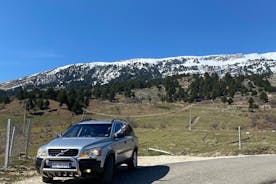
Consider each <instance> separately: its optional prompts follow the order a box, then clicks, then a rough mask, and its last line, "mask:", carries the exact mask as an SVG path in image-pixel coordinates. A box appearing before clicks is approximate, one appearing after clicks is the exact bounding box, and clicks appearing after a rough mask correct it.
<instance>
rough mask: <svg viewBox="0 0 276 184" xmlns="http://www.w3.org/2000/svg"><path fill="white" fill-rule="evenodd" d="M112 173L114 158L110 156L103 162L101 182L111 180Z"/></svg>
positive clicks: (104, 183)
mask: <svg viewBox="0 0 276 184" xmlns="http://www.w3.org/2000/svg"><path fill="white" fill-rule="evenodd" d="M113 173H114V159H113V157H112V156H109V157H107V159H106V161H105V163H104V173H103V176H102V183H103V184H108V183H111V182H112V178H113Z"/></svg>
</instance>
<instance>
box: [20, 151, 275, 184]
mask: <svg viewBox="0 0 276 184" xmlns="http://www.w3.org/2000/svg"><path fill="white" fill-rule="evenodd" d="M275 173H276V155H260V156H237V157H189V156H144V157H139V168H138V169H136V170H135V171H128V170H127V169H126V167H124V166H123V167H120V168H119V169H118V170H117V172H116V175H115V177H114V182H113V183H115V184H124V183H126V184H127V183H146V184H148V183H175V184H185V183H187V184H188V183H189V184H190V183H195V184H197V183H198V184H205V183H206V184H213V183H214V184H215V183H219V184H224V183H231V184H235V183H239V184H240V183H243V184H247V183H248V184H254V183H256V184H272V183H276V174H275ZM56 183H63V184H73V183H80V184H82V183H83V184H85V183H98V181H97V180H96V179H95V181H92V182H91V180H58V181H57V182H56ZM16 184H42V182H41V177H40V176H34V177H31V178H27V179H25V180H23V181H18V182H16Z"/></svg>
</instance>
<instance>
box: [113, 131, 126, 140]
mask: <svg viewBox="0 0 276 184" xmlns="http://www.w3.org/2000/svg"><path fill="white" fill-rule="evenodd" d="M123 137H125V133H124V132H118V133H115V134H114V138H115V139H116V138H123Z"/></svg>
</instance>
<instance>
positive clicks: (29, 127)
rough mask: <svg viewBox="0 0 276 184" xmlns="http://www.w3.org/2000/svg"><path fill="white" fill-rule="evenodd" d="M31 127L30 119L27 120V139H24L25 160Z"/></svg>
mask: <svg viewBox="0 0 276 184" xmlns="http://www.w3.org/2000/svg"><path fill="white" fill-rule="evenodd" d="M31 127H32V121H31V120H30V119H28V129H27V139H26V145H25V156H26V158H28V152H29V145H30V135H31Z"/></svg>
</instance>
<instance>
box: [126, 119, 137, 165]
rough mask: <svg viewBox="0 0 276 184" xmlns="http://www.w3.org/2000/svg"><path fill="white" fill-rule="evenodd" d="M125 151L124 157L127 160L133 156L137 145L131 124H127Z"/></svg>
mask: <svg viewBox="0 0 276 184" xmlns="http://www.w3.org/2000/svg"><path fill="white" fill-rule="evenodd" d="M125 126H126V127H125V130H124V131H125V138H126V143H125V152H124V159H125V160H127V159H129V158H131V157H132V153H133V150H134V147H135V141H134V133H133V130H132V128H131V126H130V125H128V124H126V125H125Z"/></svg>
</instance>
